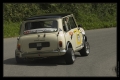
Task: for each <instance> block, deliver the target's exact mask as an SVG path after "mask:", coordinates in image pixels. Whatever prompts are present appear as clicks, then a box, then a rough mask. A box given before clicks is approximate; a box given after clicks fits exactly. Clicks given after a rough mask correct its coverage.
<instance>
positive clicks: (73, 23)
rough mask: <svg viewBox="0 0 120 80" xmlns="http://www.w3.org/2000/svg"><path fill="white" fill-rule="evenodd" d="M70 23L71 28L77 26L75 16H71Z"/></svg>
mask: <svg viewBox="0 0 120 80" xmlns="http://www.w3.org/2000/svg"><path fill="white" fill-rule="evenodd" d="M69 23H70V26H71V29H73V28H76V27H77V26H76V24H75V21H74V19H73V17H69Z"/></svg>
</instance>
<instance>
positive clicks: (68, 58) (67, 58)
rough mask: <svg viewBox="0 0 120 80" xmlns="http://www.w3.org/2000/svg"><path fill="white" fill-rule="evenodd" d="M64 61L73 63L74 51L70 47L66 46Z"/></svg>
mask: <svg viewBox="0 0 120 80" xmlns="http://www.w3.org/2000/svg"><path fill="white" fill-rule="evenodd" d="M65 61H66V64H73V63H74V61H75V53H74V51H73V49H72V48H68V50H67V52H66V54H65Z"/></svg>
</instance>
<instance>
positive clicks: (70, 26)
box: [65, 16, 82, 50]
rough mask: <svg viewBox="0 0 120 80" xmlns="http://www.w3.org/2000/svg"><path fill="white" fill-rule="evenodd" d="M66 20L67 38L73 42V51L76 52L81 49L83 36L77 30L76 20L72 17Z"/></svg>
mask: <svg viewBox="0 0 120 80" xmlns="http://www.w3.org/2000/svg"><path fill="white" fill-rule="evenodd" d="M66 18H67V20H65V26H66V31H67V32H66V33H65V38H66V41H70V42H71V44H72V47H73V49H74V50H76V48H77V47H79V46H80V44H81V37H82V35H81V34H80V32H79V30H78V28H77V25H76V23H75V21H74V18H73V17H72V16H69V17H66ZM66 18H65V19H66Z"/></svg>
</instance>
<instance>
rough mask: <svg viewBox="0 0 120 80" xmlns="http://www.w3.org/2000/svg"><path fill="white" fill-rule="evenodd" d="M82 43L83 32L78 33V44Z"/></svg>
mask: <svg viewBox="0 0 120 80" xmlns="http://www.w3.org/2000/svg"><path fill="white" fill-rule="evenodd" d="M81 43H82V37H81V34H77V45H81Z"/></svg>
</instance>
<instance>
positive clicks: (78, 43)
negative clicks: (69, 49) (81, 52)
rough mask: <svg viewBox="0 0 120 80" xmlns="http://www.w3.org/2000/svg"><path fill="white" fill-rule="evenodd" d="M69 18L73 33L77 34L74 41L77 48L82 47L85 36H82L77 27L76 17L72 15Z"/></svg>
mask: <svg viewBox="0 0 120 80" xmlns="http://www.w3.org/2000/svg"><path fill="white" fill-rule="evenodd" d="M69 20H70V24H71V25H70V26H71V29H72V30H73V34H74V36H75V39H74V40H75V41H74V42H75V47H76V49H77V48H78V47H80V46H81V45H82V40H83V37H82V34H81V31H80V30H79V29H78V27H77V24H76V22H75V19H74V17H73V16H72V17H70V18H69Z"/></svg>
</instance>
